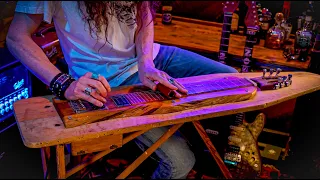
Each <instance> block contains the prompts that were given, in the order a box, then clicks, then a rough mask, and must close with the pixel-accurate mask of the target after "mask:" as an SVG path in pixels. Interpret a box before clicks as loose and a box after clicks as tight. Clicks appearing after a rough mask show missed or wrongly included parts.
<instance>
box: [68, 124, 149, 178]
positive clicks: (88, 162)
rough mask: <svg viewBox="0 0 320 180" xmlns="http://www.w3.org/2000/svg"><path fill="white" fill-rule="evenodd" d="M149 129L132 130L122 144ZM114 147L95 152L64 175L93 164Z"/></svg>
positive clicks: (69, 174) (70, 174)
mask: <svg viewBox="0 0 320 180" xmlns="http://www.w3.org/2000/svg"><path fill="white" fill-rule="evenodd" d="M148 130H149V129H145V130H142V131H137V132H134V133H132V134H130V135H128V136H127V137H125V138H124V139H123V145H125V144H126V143H128V142H130V141H131V140H133V139H134V138H136V137H138V136H140V135H141V134H143V133H145V132H147V131H148ZM114 150H116V149H108V150H105V151H102V152H100V153H98V154H96V155H95V156H93V157H92V158H91V159H90V160H89V161H87V162H82V163H81V164H79V165H77V166H76V167H74V168H72V169H70V170H69V171H68V172H67V174H66V177H67V178H68V177H70V176H72V175H73V174H74V173H76V172H78V171H80V170H81V169H83V168H85V167H87V166H88V165H90V164H93V163H94V162H96V161H97V160H98V159H100V158H102V157H104V156H105V155H107V154H109V153H111V152H112V151H114Z"/></svg>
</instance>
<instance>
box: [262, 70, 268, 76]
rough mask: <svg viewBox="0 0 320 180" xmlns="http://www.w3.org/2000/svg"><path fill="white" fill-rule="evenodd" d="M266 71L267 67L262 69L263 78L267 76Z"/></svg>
mask: <svg viewBox="0 0 320 180" xmlns="http://www.w3.org/2000/svg"><path fill="white" fill-rule="evenodd" d="M266 73H267V69H263V70H262V78H264V77H265V75H266Z"/></svg>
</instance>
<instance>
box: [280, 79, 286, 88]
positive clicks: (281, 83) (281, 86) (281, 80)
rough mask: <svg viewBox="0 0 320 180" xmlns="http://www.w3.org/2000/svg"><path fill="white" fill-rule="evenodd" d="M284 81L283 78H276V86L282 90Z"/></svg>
mask: <svg viewBox="0 0 320 180" xmlns="http://www.w3.org/2000/svg"><path fill="white" fill-rule="evenodd" d="M284 82H285V81H284V79H283V77H278V84H279V85H280V87H279V88H283V87H284V86H285V83H284Z"/></svg>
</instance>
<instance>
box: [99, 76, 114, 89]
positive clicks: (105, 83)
mask: <svg viewBox="0 0 320 180" xmlns="http://www.w3.org/2000/svg"><path fill="white" fill-rule="evenodd" d="M98 80H99V81H100V82H101V83H102V84H103V86H104V87H105V88H106V89H107V91H108V92H111V86H110V84H109V83H108V81H107V80H106V78H105V77H104V76H99V78H98Z"/></svg>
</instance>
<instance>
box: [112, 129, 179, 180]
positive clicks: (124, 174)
mask: <svg viewBox="0 0 320 180" xmlns="http://www.w3.org/2000/svg"><path fill="white" fill-rule="evenodd" d="M182 125H183V123H181V124H176V125H173V126H172V127H171V128H170V129H169V130H168V131H167V132H166V133H164V134H163V135H162V136H161V137H160V138H159V139H158V140H157V141H156V142H155V143H154V144H153V145H152V146H150V147H149V148H148V149H147V150H146V151H145V152H144V153H143V154H141V155H140V156H139V157H138V158H137V159H136V160H135V161H134V162H133V163H132V164H130V165H129V166H128V167H127V168H126V169H125V170H124V171H123V172H122V173H121V174H120V175H119V176H118V177H117V178H116V179H124V178H126V177H127V176H128V175H129V174H130V173H131V172H132V171H134V170H135V169H136V168H137V167H138V166H139V165H140V164H141V163H142V162H143V161H144V160H146V159H147V158H148V157H149V156H150V155H151V154H152V153H153V152H154V151H155V150H157V149H158V148H159V147H160V146H161V145H162V144H163V143H164V142H166V140H167V139H169V138H170V137H171V136H172V135H173V134H174V133H175V132H176V131H177V130H178V129H179V128H180V127H181V126H182Z"/></svg>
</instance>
